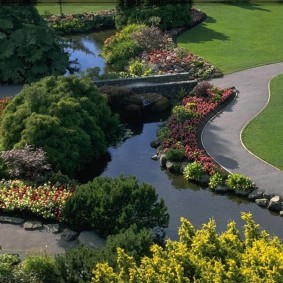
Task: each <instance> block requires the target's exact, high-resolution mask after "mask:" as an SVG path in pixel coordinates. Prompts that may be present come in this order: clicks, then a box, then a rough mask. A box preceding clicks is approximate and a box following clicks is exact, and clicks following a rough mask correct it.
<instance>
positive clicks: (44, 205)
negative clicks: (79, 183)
mask: <svg viewBox="0 0 283 283" xmlns="http://www.w3.org/2000/svg"><path fill="white" fill-rule="evenodd" d="M74 192H75V188H66V187H64V186H51V185H50V184H44V185H42V186H39V187H32V186H30V185H27V184H25V183H24V182H23V181H20V180H9V181H1V182H0V209H1V210H2V211H4V212H14V211H19V212H31V213H33V214H35V215H36V216H39V217H43V218H44V219H54V220H57V221H61V220H62V214H61V212H62V209H63V207H64V205H65V202H66V200H67V199H69V198H70V197H71V196H72V195H73V194H74Z"/></svg>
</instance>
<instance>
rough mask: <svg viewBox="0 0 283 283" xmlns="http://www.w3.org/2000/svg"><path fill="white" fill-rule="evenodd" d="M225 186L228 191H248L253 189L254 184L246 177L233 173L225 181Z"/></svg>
mask: <svg viewBox="0 0 283 283" xmlns="http://www.w3.org/2000/svg"><path fill="white" fill-rule="evenodd" d="M226 186H227V187H228V188H229V189H230V190H234V191H236V190H240V191H248V190H251V189H254V187H255V184H254V182H253V181H252V180H251V179H250V178H249V177H247V176H245V175H242V174H239V173H235V174H230V175H229V176H228V178H227V180H226Z"/></svg>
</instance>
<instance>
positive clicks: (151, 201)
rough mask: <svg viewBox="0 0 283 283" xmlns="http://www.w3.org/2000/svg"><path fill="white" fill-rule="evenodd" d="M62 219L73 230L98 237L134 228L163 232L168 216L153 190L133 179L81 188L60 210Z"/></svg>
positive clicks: (97, 180) (95, 182) (101, 181)
mask: <svg viewBox="0 0 283 283" xmlns="http://www.w3.org/2000/svg"><path fill="white" fill-rule="evenodd" d="M63 215H64V217H65V218H66V220H67V221H68V222H69V223H70V224H71V225H72V226H73V227H74V228H75V229H84V228H90V227H91V228H92V229H94V230H95V231H97V232H98V233H100V234H101V235H104V236H107V235H109V234H115V233H118V232H119V231H120V230H121V229H126V228H129V227H130V226H131V225H132V224H136V225H137V227H138V228H139V229H141V228H153V227H155V226H158V227H161V228H165V227H167V226H168V221H169V215H168V213H167V208H166V206H165V203H164V200H162V199H161V200H160V201H158V195H157V194H156V192H155V189H154V187H152V186H151V185H149V184H146V183H142V184H139V183H138V181H137V179H136V178H135V177H132V176H130V177H124V176H120V177H117V178H114V179H111V178H109V177H98V178H94V179H93V181H92V182H89V183H87V184H85V185H81V186H80V187H79V188H78V190H77V192H76V194H75V195H73V197H72V198H70V199H69V200H68V201H67V202H66V205H65V207H64V211H63Z"/></svg>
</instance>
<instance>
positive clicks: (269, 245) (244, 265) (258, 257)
mask: <svg viewBox="0 0 283 283" xmlns="http://www.w3.org/2000/svg"><path fill="white" fill-rule="evenodd" d="M242 219H243V220H244V221H245V225H244V231H243V232H244V233H243V235H244V236H243V237H241V233H240V231H239V230H238V229H237V228H236V224H235V222H233V221H231V222H229V223H228V225H227V230H226V231H224V232H222V233H218V232H217V229H216V224H215V221H214V220H210V221H209V222H208V223H207V224H204V225H203V226H202V228H201V229H198V230H196V229H194V227H193V226H192V224H191V223H190V222H189V221H188V220H186V219H185V218H181V227H180V229H179V236H180V239H179V241H172V240H168V241H167V242H166V245H165V247H164V248H163V247H160V246H158V245H153V246H152V247H151V252H152V256H151V257H143V258H142V259H141V263H137V262H136V261H135V260H134V259H133V258H132V257H130V256H129V255H127V254H126V253H125V252H124V251H123V250H122V249H120V248H118V249H117V253H118V259H117V264H118V270H117V271H116V270H113V268H112V267H110V266H109V265H108V264H107V263H103V264H97V265H96V267H95V268H94V270H93V277H92V282H93V283H98V282H99V283H100V282H128V283H143V282H144V283H155V282H158V283H170V282H172V283H187V282H194V283H278V282H283V245H282V243H281V242H280V241H279V239H278V238H277V237H270V236H269V235H268V234H267V233H266V231H264V230H263V231H261V230H260V227H259V225H258V224H256V223H255V222H254V221H253V219H252V215H251V214H250V213H242Z"/></svg>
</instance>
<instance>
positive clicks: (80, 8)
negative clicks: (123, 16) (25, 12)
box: [36, 2, 116, 15]
mask: <svg viewBox="0 0 283 283" xmlns="http://www.w3.org/2000/svg"><path fill="white" fill-rule="evenodd" d="M115 7H116V4H115V3H82V4H79V3H78V2H75V3H70V2H68V3H63V4H62V12H63V13H64V14H72V13H84V12H97V11H103V10H111V9H115ZM36 8H37V10H38V12H39V14H41V15H43V14H45V13H50V14H54V15H58V14H60V6H59V4H56V3H54V4H53V3H40V4H38V5H37V6H36Z"/></svg>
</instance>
